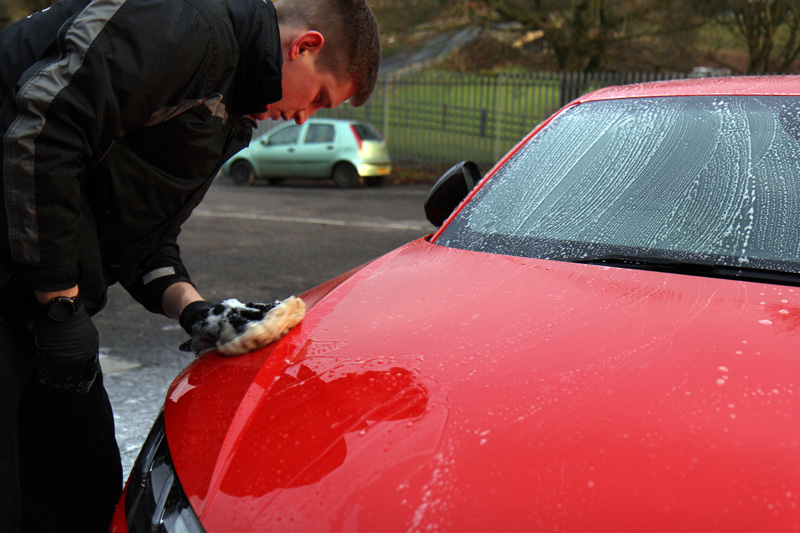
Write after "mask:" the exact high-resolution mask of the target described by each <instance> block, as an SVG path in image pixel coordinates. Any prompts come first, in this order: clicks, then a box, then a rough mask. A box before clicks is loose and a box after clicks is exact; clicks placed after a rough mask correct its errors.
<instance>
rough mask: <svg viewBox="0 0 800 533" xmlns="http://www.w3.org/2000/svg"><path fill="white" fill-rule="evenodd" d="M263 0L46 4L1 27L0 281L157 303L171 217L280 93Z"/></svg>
mask: <svg viewBox="0 0 800 533" xmlns="http://www.w3.org/2000/svg"><path fill="white" fill-rule="evenodd" d="M279 37H280V36H279V33H278V26H277V18H276V13H275V8H274V6H273V5H272V2H270V1H268V0H267V1H265V0H94V1H93V2H87V0H60V1H59V2H57V3H56V4H54V5H53V6H52V7H50V8H49V9H46V10H44V11H42V12H39V13H37V14H35V15H32V16H31V17H28V18H27V19H23V20H21V21H18V22H16V23H14V24H12V25H11V26H9V27H8V28H6V29H5V30H3V31H2V32H0V105H2V107H0V133H1V134H2V144H1V145H0V161H1V162H2V166H0V172H1V173H2V193H3V200H4V201H3V203H2V204H0V211H2V216H0V234H2V235H4V236H7V238H3V239H0V285H2V284H3V283H4V282H5V281H7V279H8V278H9V277H11V276H15V277H16V281H17V283H19V284H21V285H23V286H25V287H28V288H30V289H34V290H58V289H64V288H68V287H71V286H72V285H74V284H75V283H76V282H79V283H80V286H81V292H82V293H83V294H84V300H87V298H88V299H89V300H90V301H92V303H93V305H92V304H90V305H89V307H94V310H97V308H99V307H100V306H101V305H102V300H103V299H104V295H105V288H106V286H107V285H108V284H111V283H114V282H115V281H121V282H122V284H123V285H124V286H125V287H126V288H127V289H128V290H129V291H130V292H131V294H133V296H134V297H135V298H137V299H138V300H139V301H141V302H142V303H144V304H145V305H146V306H147V307H148V308H149V309H151V310H153V311H161V303H160V298H161V293H162V292H163V290H164V288H166V286H168V285H169V284H171V283H173V282H174V281H177V280H180V279H186V280H188V274H187V273H186V271H185V269H184V268H183V265H182V264H181V261H180V256H179V252H178V246H177V242H176V239H177V235H178V233H179V231H180V226H181V224H182V223H183V222H184V221H185V220H186V219H187V218H188V216H189V214H190V213H191V211H192V209H194V207H195V206H197V204H198V203H199V202H200V200H201V199H202V197H203V195H204V194H205V192H206V191H207V189H208V187H209V186H210V185H211V182H212V181H213V179H214V176H215V175H216V173H217V171H218V170H219V167H220V166H221V165H222V163H223V162H224V161H225V160H226V159H228V158H229V157H230V156H232V155H233V154H234V153H236V152H237V151H238V150H240V149H242V148H243V147H245V146H247V144H248V143H249V141H250V137H251V134H252V128H253V126H255V122H254V121H253V120H252V119H250V118H249V117H248V116H247V115H248V114H249V113H255V112H258V111H261V110H263V109H264V108H265V107H266V106H267V105H268V104H269V103H271V102H274V101H277V100H279V99H280V97H281V78H280V72H281V50H280V38H279Z"/></svg>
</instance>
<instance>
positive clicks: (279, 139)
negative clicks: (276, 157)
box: [269, 126, 300, 145]
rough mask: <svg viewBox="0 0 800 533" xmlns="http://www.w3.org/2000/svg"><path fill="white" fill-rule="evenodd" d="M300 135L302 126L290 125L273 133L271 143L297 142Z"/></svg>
mask: <svg viewBox="0 0 800 533" xmlns="http://www.w3.org/2000/svg"><path fill="white" fill-rule="evenodd" d="M299 135H300V126H289V127H288V128H284V129H282V130H280V131H277V132H275V133H274V134H272V136H271V137H270V138H269V144H270V145H274V144H295V143H297V138H298V137H299Z"/></svg>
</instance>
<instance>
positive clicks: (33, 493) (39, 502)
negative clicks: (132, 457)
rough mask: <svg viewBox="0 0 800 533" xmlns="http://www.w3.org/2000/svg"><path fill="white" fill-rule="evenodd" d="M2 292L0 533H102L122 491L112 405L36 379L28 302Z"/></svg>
mask: <svg viewBox="0 0 800 533" xmlns="http://www.w3.org/2000/svg"><path fill="white" fill-rule="evenodd" d="M11 285H12V284H10V283H9V284H7V285H6V286H5V287H3V288H0V531H1V532H3V533H6V532H9V533H13V532H17V531H20V532H62V531H63V532H73V531H82V532H83V531H86V532H94V531H97V532H101V531H102V532H106V531H108V526H109V524H110V522H111V516H112V514H113V512H114V505H115V504H116V502H117V500H118V499H119V496H120V493H121V491H122V466H121V461H120V454H119V448H118V446H117V442H116V439H115V436H114V417H113V414H112V412H111V403H110V402H109V400H108V395H107V394H106V391H105V388H104V387H103V380H102V376H98V379H97V380H96V381H95V383H94V386H93V387H92V389H91V390H90V391H89V392H88V393H86V394H77V393H73V392H66V391H62V390H59V389H54V388H50V387H44V386H42V385H40V384H39V381H38V379H37V378H36V356H35V351H34V349H33V335H32V333H31V328H30V323H31V317H32V310H33V300H32V296H33V295H32V294H30V293H29V292H28V291H22V290H20V289H18V288H15V287H13V286H11Z"/></svg>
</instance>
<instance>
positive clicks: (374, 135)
mask: <svg viewBox="0 0 800 533" xmlns="http://www.w3.org/2000/svg"><path fill="white" fill-rule="evenodd" d="M353 129H354V130H356V133H358V136H359V137H361V139H362V140H364V141H382V140H383V137H381V134H380V133H378V130H376V129H375V128H373V127H372V126H371V125H370V124H365V123H359V124H353Z"/></svg>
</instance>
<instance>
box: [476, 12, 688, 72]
mask: <svg viewBox="0 0 800 533" xmlns="http://www.w3.org/2000/svg"><path fill="white" fill-rule="evenodd" d="M476 2H477V3H478V5H479V6H480V7H481V8H482V9H481V11H480V12H479V13H480V15H479V16H480V17H482V18H483V21H484V24H494V25H498V24H505V25H506V26H507V27H508V28H509V30H513V31H519V32H521V33H526V32H530V31H536V30H539V31H542V32H543V39H544V40H545V42H546V43H547V44H548V45H549V47H550V48H551V49H552V51H553V56H554V59H555V66H556V67H557V68H558V69H559V70H567V71H587V72H591V71H598V70H603V69H608V68H609V66H610V65H612V64H614V63H616V62H617V61H616V60H617V59H618V58H625V57H627V58H630V57H631V53H630V52H631V51H632V50H633V51H636V52H637V53H638V54H640V55H641V56H642V57H647V56H648V54H649V55H650V57H649V58H648V59H647V61H649V62H650V63H655V62H657V59H658V57H661V58H662V60H663V61H664V62H665V63H667V62H668V61H669V58H670V57H672V55H673V54H669V55H664V54H663V52H659V51H660V50H663V49H664V48H665V47H664V43H665V42H673V43H680V41H681V40H682V39H681V36H682V35H683V34H687V33H691V32H692V31H694V30H696V29H697V28H698V27H699V25H700V21H699V20H698V18H697V17H696V16H695V15H694V12H693V11H692V10H691V9H688V1H687V0H674V1H672V0H476ZM665 20H669V21H670V24H669V25H666V24H665V23H664V21H665ZM683 40H684V41H686V40H685V39H683ZM688 41H689V42H690V41H691V39H689V40H688ZM654 66H656V68H659V66H658V65H654ZM662 68H663V67H662Z"/></svg>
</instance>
